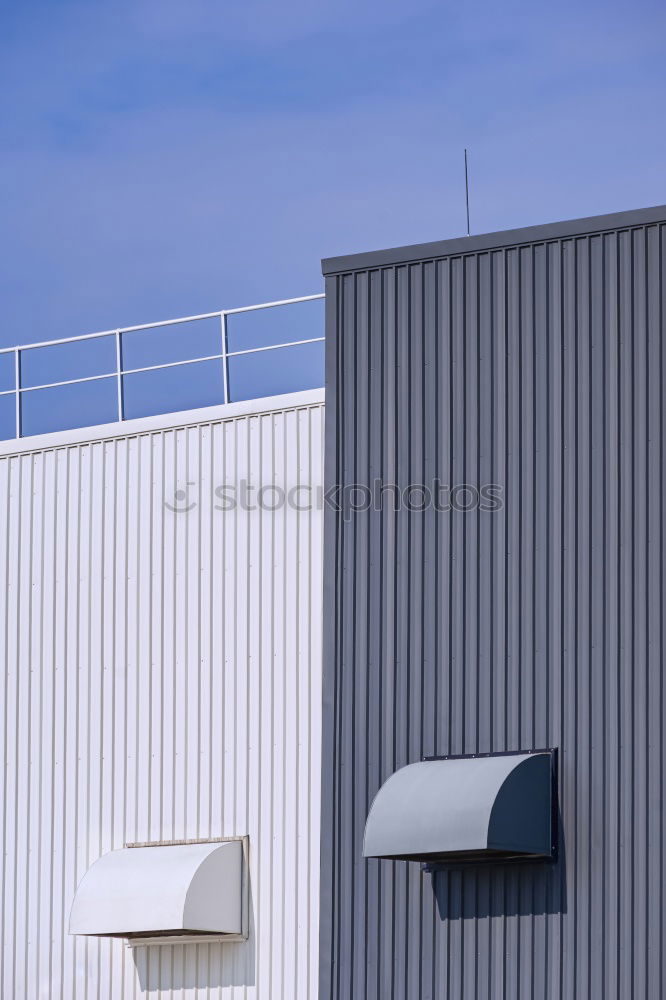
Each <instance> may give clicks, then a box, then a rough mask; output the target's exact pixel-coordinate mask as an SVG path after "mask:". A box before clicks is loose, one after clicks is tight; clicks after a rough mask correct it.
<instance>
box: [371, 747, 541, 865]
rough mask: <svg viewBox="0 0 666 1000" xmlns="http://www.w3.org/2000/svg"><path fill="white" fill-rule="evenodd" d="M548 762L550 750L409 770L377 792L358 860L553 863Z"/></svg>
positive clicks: (422, 765)
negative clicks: (538, 861)
mask: <svg viewBox="0 0 666 1000" xmlns="http://www.w3.org/2000/svg"><path fill="white" fill-rule="evenodd" d="M553 763H554V752H553V751H538V752H537V751H535V752H532V753H526V754H492V755H486V756H483V755H482V756H474V757H471V756H470V757H448V758H440V759H432V760H424V761H420V762H419V763H417V764H409V765H407V767H403V768H401V769H400V770H399V771H396V772H395V773H394V774H392V775H391V777H390V778H388V780H387V781H386V782H385V783H384V784H383V785H382V787H381V788H380V789H379V791H378V793H377V795H376V797H375V800H374V802H373V803H372V806H371V808H370V813H369V815H368V819H367V823H366V827H365V838H364V844H363V854H364V856H365V857H367V858H388V859H392V860H398V861H422V862H425V863H426V864H428V865H432V864H447V863H450V864H464V863H475V862H476V863H478V862H480V861H486V862H488V861H490V862H492V861H494V862H499V861H506V860H526V861H528V860H535V859H548V858H552V857H553V856H554V852H555V834H556V823H555V820H554V802H555V799H554V787H555V786H554V778H553V774H554V771H553Z"/></svg>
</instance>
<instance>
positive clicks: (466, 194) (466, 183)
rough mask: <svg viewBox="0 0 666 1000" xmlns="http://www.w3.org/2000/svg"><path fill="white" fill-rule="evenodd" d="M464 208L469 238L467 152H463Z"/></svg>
mask: <svg viewBox="0 0 666 1000" xmlns="http://www.w3.org/2000/svg"><path fill="white" fill-rule="evenodd" d="M465 208H466V209H467V235H468V236H469V175H468V172H467V150H465Z"/></svg>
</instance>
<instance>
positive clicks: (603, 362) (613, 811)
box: [321, 210, 666, 1000]
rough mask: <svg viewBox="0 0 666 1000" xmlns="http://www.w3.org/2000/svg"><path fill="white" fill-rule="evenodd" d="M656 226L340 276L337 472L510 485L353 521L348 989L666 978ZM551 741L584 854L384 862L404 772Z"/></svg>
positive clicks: (344, 980) (339, 739) (352, 995)
mask: <svg viewBox="0 0 666 1000" xmlns="http://www.w3.org/2000/svg"><path fill="white" fill-rule="evenodd" d="M657 215H658V217H659V218H661V219H666V211H663V210H662V213H661V215H659V213H657ZM633 218H634V220H638V221H640V219H641V214H640V213H637V214H636V216H634V217H633ZM631 219H632V217H631V216H629V217H628V218H626V217H625V218H623V219H622V220H621V224H617V225H613V224H612V219H611V223H610V224H609V223H608V222H607V220H606V224H604V225H603V227H601V226H600V228H603V229H604V230H606V231H604V232H594V231H592V230H594V228H595V227H594V225H592V226H580V225H579V226H576V225H575V224H572V226H571V230H570V232H572V233H579V235H571V236H567V234H566V229H567V227H566V225H564V224H563V225H562V226H559V227H556V231H557V235H556V236H553V237H551V236H548V235H547V233H546V231H542V232H539V231H535V232H534V233H533V234H532V236H531V239H525V240H524V241H523V240H521V243H522V245H510V239H508V238H506V237H505V238H504V240H502V241H499V245H501V249H496V250H493V249H492V245H491V246H487V247H484V248H482V249H479V250H478V251H477V252H472V253H469V254H464V253H461V252H460V251H459V250H458V249H457V250H456V252H455V253H453V254H446V253H445V252H444V253H442V254H441V255H439V257H438V259H424V260H420V261H415V262H413V263H402V264H397V265H394V266H391V265H390V263H387V262H386V261H385V259H384V258H385V257H386V256H389V257H390V253H389V252H385V253H384V255H383V256H381V257H380V258H379V259H378V260H377V264H376V266H374V267H373V266H371V264H370V265H364V266H363V268H362V269H361V270H357V271H356V272H355V273H353V272H352V271H351V270H347V272H346V273H339V274H331V275H330V276H329V277H328V278H327V300H328V301H327V306H328V313H327V337H328V348H327V349H328V360H327V411H328V412H327V472H326V476H327V481H328V483H329V484H332V483H333V482H341V483H347V484H349V483H351V482H357V483H358V482H360V483H370V482H371V481H372V480H373V479H374V478H375V477H380V478H381V479H382V480H384V481H386V482H395V483H398V484H400V485H403V486H404V485H406V484H408V483H410V482H411V483H430V482H432V480H433V479H434V478H435V477H437V476H438V477H440V479H441V480H442V482H443V483H446V484H455V483H465V482H467V483H475V484H480V483H490V482H495V483H499V484H501V485H502V486H503V487H504V490H505V505H504V509H503V510H502V511H500V512H496V513H488V512H485V513H483V512H468V513H453V514H448V513H435V512H434V511H432V510H429V511H426V512H424V513H409V512H404V511H403V512H399V513H397V514H396V513H394V512H393V511H392V510H391V505H390V504H387V505H385V509H384V511H383V512H382V513H377V512H376V513H356V514H353V515H352V516H351V517H350V518H349V519H348V520H347V521H345V520H344V519H343V517H342V515H335V514H333V513H332V512H328V511H327V513H326V517H327V519H328V521H327V528H326V546H327V549H326V556H325V603H324V607H325V624H324V630H325V631H324V635H325V639H324V648H325V667H324V673H325V675H324V706H325V708H324V773H323V789H324V803H323V842H322V879H323V882H322V913H321V924H322V926H321V997H322V1000H328V998H336V1000H360V998H368V1000H389V998H395V1000H403V998H404V1000H415V998H422V1000H427V998H437V1000H444V998H447V1000H450V998H464V1000H471V998H474V1000H477V998H478V1000H485V998H493V1000H498V998H505V997H511V998H530V1000H531V998H536V997H541V998H547V1000H554V998H564V997H567V998H573V997H575V998H590V997H592V998H599V1000H601V998H603V1000H608V998H622V1000H628V998H634V1000H638V998H649V1000H657V998H659V997H662V996H664V995H666V958H664V954H665V953H666V917H665V912H664V908H665V904H666V900H665V898H664V861H665V850H666V848H665V835H666V827H665V823H664V805H663V802H664V785H665V781H666V744H665V741H664V722H663V720H664V714H665V710H666V700H665V686H664V680H663V676H662V662H663V658H664V624H663V622H664V615H665V612H666V608H665V603H664V601H665V590H664V545H665V541H666V536H665V529H664V524H663V514H664V510H663V505H664V477H665V475H666V470H665V467H664V461H663V458H664V455H663V450H664V420H665V412H664V388H663V381H664V363H665V362H664V349H663V348H662V340H663V334H664V311H665V307H666V281H665V279H664V268H665V261H666V226H664V225H660V224H658V222H655V223H654V224H641V225H632V224H631ZM600 221H601V220H600ZM581 229H583V230H587V232H586V233H584V234H580V231H581ZM510 235H511V234H509V237H510ZM523 235H524V234H521V236H523ZM528 235H529V234H528ZM469 245H470V247H471V248H473V247H474V244H473V242H470V244H469ZM405 256H406V257H407V258H409V253H406V254H405V253H404V252H403V254H402V258H401V256H400V254H398V255H397V256H396V258H395V259H397V260H400V259H404V258H405ZM380 265H381V266H380ZM328 269H329V270H330V271H334V270H335V263H334V262H332V263H331V264H330V265H329V266H328ZM328 609H330V611H329V610H328ZM545 746H557V747H559V748H560V807H561V821H562V826H563V830H562V832H563V843H562V845H561V860H560V862H559V863H558V864H557V865H556V866H554V867H552V866H548V865H545V866H527V867H514V868H511V867H504V868H501V867H495V868H489V869H484V870H467V871H458V872H451V873H448V874H440V875H438V876H436V879H435V884H434V889H435V892H433V884H432V883H431V876H429V875H424V874H422V873H421V871H420V868H419V866H418V865H415V864H408V863H404V862H403V863H390V862H379V861H374V860H373V861H368V862H366V861H363V860H362V858H361V843H362V833H363V826H364V821H365V818H366V813H367V809H368V805H369V803H370V801H371V799H372V797H373V795H374V793H375V792H376V790H377V788H378V787H379V785H380V784H381V783H382V782H383V781H384V780H385V779H386V778H387V776H388V775H389V774H390V773H391V772H393V771H394V770H395V769H396V768H397V767H400V766H401V765H403V764H406V763H408V762H411V761H415V760H418V759H419V758H420V757H421V756H422V755H428V754H451V753H453V754H459V753H475V752H484V751H502V750H517V749H530V748H534V747H545Z"/></svg>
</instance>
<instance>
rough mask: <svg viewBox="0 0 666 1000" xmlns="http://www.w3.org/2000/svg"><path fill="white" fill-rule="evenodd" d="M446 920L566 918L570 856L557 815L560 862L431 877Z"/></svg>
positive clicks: (448, 871)
mask: <svg viewBox="0 0 666 1000" xmlns="http://www.w3.org/2000/svg"><path fill="white" fill-rule="evenodd" d="M432 888H433V892H434V894H435V899H436V901H437V909H438V912H439V916H440V919H441V920H460V919H463V920H465V919H474V918H481V917H499V916H504V917H513V916H527V915H529V914H533V915H537V914H540V913H566V910H567V881H566V850H565V843H564V831H563V829H562V818H561V816H559V814H558V858H557V861H556V862H548V861H546V862H544V861H541V862H533V863H525V864H523V863H520V864H505V865H483V866H481V865H479V866H477V867H475V868H451V869H446V870H442V871H436V872H433V874H432Z"/></svg>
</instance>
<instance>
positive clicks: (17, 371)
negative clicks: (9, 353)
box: [14, 347, 21, 438]
mask: <svg viewBox="0 0 666 1000" xmlns="http://www.w3.org/2000/svg"><path fill="white" fill-rule="evenodd" d="M20 355H21V352H20V351H19V349H18V347H17V348H16V350H15V351H14V398H15V400H16V408H15V422H16V428H15V430H16V437H17V438H20V437H21V356H20Z"/></svg>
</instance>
